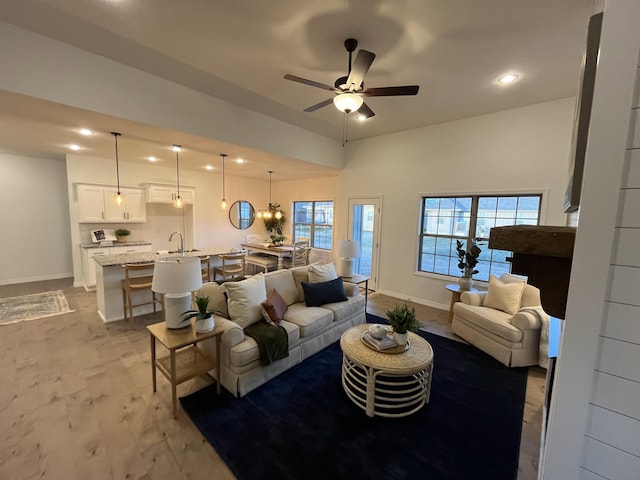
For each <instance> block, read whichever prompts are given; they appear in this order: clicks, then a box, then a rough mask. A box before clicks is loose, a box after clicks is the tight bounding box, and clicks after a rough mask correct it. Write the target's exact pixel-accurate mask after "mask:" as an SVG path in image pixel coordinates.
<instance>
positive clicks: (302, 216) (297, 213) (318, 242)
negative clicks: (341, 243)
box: [293, 201, 333, 250]
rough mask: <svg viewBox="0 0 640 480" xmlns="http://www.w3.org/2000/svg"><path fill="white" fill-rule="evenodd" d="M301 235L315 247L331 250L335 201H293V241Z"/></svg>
mask: <svg viewBox="0 0 640 480" xmlns="http://www.w3.org/2000/svg"><path fill="white" fill-rule="evenodd" d="M301 237H303V238H308V239H309V245H311V246H312V247H313V248H322V249H324V250H331V246H332V245H333V202H328V201H323V202H315V201H314V202H293V241H294V242H295V241H297V240H298V239H299V238H301Z"/></svg>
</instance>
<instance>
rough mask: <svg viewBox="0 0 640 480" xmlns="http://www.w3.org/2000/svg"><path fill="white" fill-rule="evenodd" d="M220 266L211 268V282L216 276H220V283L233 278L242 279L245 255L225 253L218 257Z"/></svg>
mask: <svg viewBox="0 0 640 480" xmlns="http://www.w3.org/2000/svg"><path fill="white" fill-rule="evenodd" d="M220 258H221V259H222V265H221V266H219V267H213V280H214V281H215V280H216V277H217V276H218V275H221V276H222V281H225V280H230V279H232V278H234V277H243V278H244V275H245V269H246V264H245V254H244V253H227V254H223V255H220Z"/></svg>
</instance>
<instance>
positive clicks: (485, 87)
mask: <svg viewBox="0 0 640 480" xmlns="http://www.w3.org/2000/svg"><path fill="white" fill-rule="evenodd" d="M599 3H600V2H599V0H535V1H532V0H484V1H479V0H324V1H322V2H318V1H317V0H316V1H311V0H272V1H259V0H216V1H210V0H3V1H2V2H0V19H1V20H3V21H6V22H8V23H13V24H15V25H17V26H20V27H22V28H25V29H28V30H32V31H34V32H37V33H41V34H44V35H47V36H50V37H52V38H55V39H57V40H60V41H63V42H66V43H69V44H71V45H73V46H75V47H78V48H81V49H84V50H87V51H90V52H93V53H97V54H100V55H102V56H105V57H108V58H111V59H113V60H115V61H118V62H121V63H124V64H127V65H130V66H133V67H136V68H138V69H140V70H144V71H147V72H149V73H152V74H155V75H158V76H160V77H163V78H167V79H169V80H172V81H174V82H177V83H180V84H183V85H185V86H188V87H191V88H194V89H197V90H200V91H203V92H205V93H209V94H211V95H213V96H216V97H219V98H222V99H224V100H227V101H229V102H231V103H234V104H238V105H241V106H243V107H246V108H250V109H252V110H255V111H257V112H260V113H263V114H266V115H269V116H271V117H274V118H277V119H280V120H282V121H285V122H288V123H291V124H294V125H298V126H301V127H303V128H306V129H308V130H310V131H313V132H316V133H319V134H322V135H325V136H328V137H331V138H335V139H336V140H340V139H341V136H342V114H341V113H339V112H338V111H337V110H336V109H335V108H334V107H333V106H332V105H329V106H327V107H325V108H322V109H320V110H318V111H316V112H313V113H304V112H302V110H303V109H304V108H306V107H308V106H310V105H313V104H315V103H317V102H320V101H322V100H324V99H326V98H329V97H330V96H331V95H332V94H331V92H327V91H324V90H321V89H317V88H313V87H310V86H306V85H302V84H298V83H294V82H290V81H287V80H284V79H283V78H282V77H283V75H284V74H286V73H289V74H293V75H297V76H300V77H304V78H308V79H311V80H315V81H318V82H322V83H326V84H329V85H333V82H334V81H335V79H336V78H338V77H340V76H343V75H346V73H347V64H348V56H347V53H346V51H345V49H344V46H343V42H344V40H345V39H346V38H348V37H353V38H356V39H358V41H359V47H358V48H364V49H367V50H370V51H372V52H374V53H376V55H377V57H376V59H375V61H374V63H373V65H372V67H371V69H370V70H369V73H368V74H367V77H366V80H365V83H366V86H369V87H381V86H394V85H405V84H418V85H420V92H419V93H418V95H417V96H415V97H376V98H369V99H368V100H367V104H368V105H369V106H370V107H371V108H372V109H373V110H374V111H375V112H376V116H375V117H373V118H372V119H369V120H368V121H366V122H363V123H360V122H357V121H355V120H351V122H350V125H349V138H350V139H351V140H357V139H362V138H367V137H371V136H376V135H381V134H385V133H390V132H394V131H400V130H406V129H411V128H416V127H421V126H425V125H431V124H435V123H441V122H445V121H449V120H454V119H459V118H464V117H470V116H474V115H480V114H483V113H488V112H495V111H500V110H505V109H509V108H515V107H519V106H523V105H528V104H534V103H539V102H544V101H548V100H553V99H557V98H563V97H568V96H572V95H576V94H577V91H578V84H579V76H580V63H581V59H582V53H583V50H584V41H585V36H586V29H587V22H588V18H589V16H590V15H591V14H592V13H594V12H595V11H596V10H598V9H599V6H598V5H599ZM508 71H512V72H516V73H518V74H519V75H520V80H519V81H518V82H517V83H515V84H514V85H511V86H509V87H504V86H500V85H498V84H497V83H496V81H495V80H496V78H497V77H498V76H500V75H501V74H503V73H505V72H508ZM0 105H2V109H0V146H2V149H3V150H4V151H8V152H14V153H22V154H27V155H57V156H61V155H64V154H65V153H67V152H68V150H67V145H68V144H69V143H72V142H74V143H82V142H84V143H82V145H83V147H85V150H83V151H82V153H84V154H87V155H94V156H101V157H104V158H111V157H112V156H113V139H112V138H111V137H110V135H108V133H105V132H108V131H109V130H112V129H113V127H112V126H110V125H113V123H114V119H112V118H110V117H107V116H105V115H101V114H99V113H96V112H89V111H84V110H79V109H77V108H71V107H68V106H62V105H58V104H53V103H49V102H44V101H41V100H36V99H32V98H29V97H24V96H21V95H17V94H13V93H9V92H0ZM118 124H119V125H120V126H119V128H120V129H121V130H123V132H122V133H123V134H125V135H126V136H127V137H128V139H129V140H130V143H129V141H128V142H127V148H128V149H129V153H130V155H131V158H132V159H133V160H134V161H145V160H144V157H146V156H148V155H155V156H156V157H159V158H161V159H165V158H166V159H167V160H169V159H170V158H173V157H172V155H173V154H171V153H168V151H167V148H166V142H167V141H168V140H167V139H169V138H170V139H171V140H170V141H171V142H172V143H178V142H182V143H183V144H184V145H185V147H187V148H188V146H190V147H191V151H192V156H193V157H194V162H193V168H203V167H204V165H205V164H213V165H216V166H219V164H220V162H219V159H218V161H217V163H216V160H215V158H216V155H217V153H213V154H212V153H211V152H221V151H226V153H229V155H230V156H231V157H232V158H234V157H237V156H242V157H244V158H246V159H247V160H248V164H245V165H243V166H237V168H238V169H239V170H238V171H232V172H230V173H236V174H240V175H250V176H256V177H262V176H264V175H265V173H264V172H265V170H267V169H274V170H280V171H284V167H286V168H287V171H288V172H289V173H288V175H290V176H292V177H305V176H307V177H310V176H317V175H319V174H332V173H335V172H332V171H331V170H330V169H326V168H323V167H319V166H316V165H310V164H307V163H304V162H295V161H291V160H286V159H281V158H275V157H273V156H269V155H265V154H264V153H262V152H255V151H250V150H248V149H243V148H241V147H238V146H228V145H223V144H221V143H217V142H214V141H211V140H208V139H198V138H195V137H190V136H186V135H184V134H176V133H175V132H166V131H163V130H160V129H158V128H156V127H153V126H149V125H140V124H135V123H133V122H128V121H127V122H124V121H122V120H121V119H118ZM82 126H86V127H89V128H91V129H94V130H96V131H99V132H102V134H101V135H98V136H95V137H92V138H91V139H89V140H87V139H85V138H78V136H77V135H75V138H74V133H73V132H72V130H73V128H78V127H82ZM123 126H125V127H126V130H125V128H123ZM124 140H125V137H124V135H123V139H122V142H123V144H124ZM227 150H228V151H227ZM186 154H187V152H185V155H186ZM196 160H197V161H196ZM232 168H236V167H232Z"/></svg>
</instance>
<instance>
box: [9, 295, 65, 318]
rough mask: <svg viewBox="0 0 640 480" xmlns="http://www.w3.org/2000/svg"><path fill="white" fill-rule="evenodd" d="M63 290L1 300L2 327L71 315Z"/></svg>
mask: <svg viewBox="0 0 640 480" xmlns="http://www.w3.org/2000/svg"><path fill="white" fill-rule="evenodd" d="M72 311H73V310H69V304H68V303H67V298H66V297H65V296H64V293H62V290H56V291H52V292H43V293H32V294H30V295H21V296H19V297H8V298H0V325H9V324H11V323H18V322H24V321H28V320H37V319H39V318H46V317H53V316H55V315H61V314H63V313H69V312H72Z"/></svg>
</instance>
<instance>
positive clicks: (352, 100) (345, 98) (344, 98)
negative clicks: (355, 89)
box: [333, 93, 364, 113]
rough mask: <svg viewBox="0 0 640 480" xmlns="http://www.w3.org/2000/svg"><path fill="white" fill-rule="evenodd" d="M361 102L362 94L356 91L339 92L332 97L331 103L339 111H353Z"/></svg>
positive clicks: (362, 101)
mask: <svg viewBox="0 0 640 480" xmlns="http://www.w3.org/2000/svg"><path fill="white" fill-rule="evenodd" d="M363 103H364V99H363V98H362V96H361V95H358V94H356V93H340V94H338V95H336V96H335V97H333V104H334V105H335V106H336V108H337V109H338V110H340V111H341V112H347V113H349V112H355V111H356V110H358V109H359V108H360V107H361V106H362V104H363Z"/></svg>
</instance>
